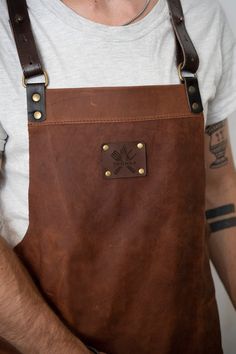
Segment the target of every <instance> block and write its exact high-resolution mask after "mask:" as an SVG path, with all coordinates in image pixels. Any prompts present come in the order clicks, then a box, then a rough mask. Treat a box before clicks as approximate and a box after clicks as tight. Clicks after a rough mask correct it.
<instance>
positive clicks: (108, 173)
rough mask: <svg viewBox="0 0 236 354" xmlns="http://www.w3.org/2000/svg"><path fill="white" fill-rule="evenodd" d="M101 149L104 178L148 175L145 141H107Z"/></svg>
mask: <svg viewBox="0 0 236 354" xmlns="http://www.w3.org/2000/svg"><path fill="white" fill-rule="evenodd" d="M101 150H102V173H103V176H104V178H106V179H111V178H124V177H144V176H146V175H147V162H146V145H145V143H144V142H142V141H133V142H117V143H111V142H107V143H104V144H103V145H102V147H101Z"/></svg>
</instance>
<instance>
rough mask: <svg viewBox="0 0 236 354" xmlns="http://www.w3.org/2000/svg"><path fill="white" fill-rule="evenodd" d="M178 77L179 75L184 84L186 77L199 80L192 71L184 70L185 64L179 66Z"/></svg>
mask: <svg viewBox="0 0 236 354" xmlns="http://www.w3.org/2000/svg"><path fill="white" fill-rule="evenodd" d="M178 75H179V79H180V81H181V82H184V78H185V77H195V78H197V74H196V73H195V74H193V73H191V72H190V71H186V70H183V63H180V64H179V65H178Z"/></svg>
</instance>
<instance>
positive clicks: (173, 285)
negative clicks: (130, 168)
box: [15, 85, 222, 354]
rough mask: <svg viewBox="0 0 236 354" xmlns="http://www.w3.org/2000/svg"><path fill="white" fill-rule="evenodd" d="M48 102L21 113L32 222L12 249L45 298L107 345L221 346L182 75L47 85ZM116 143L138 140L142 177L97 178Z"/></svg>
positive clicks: (169, 353)
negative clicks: (128, 82) (36, 111)
mask: <svg viewBox="0 0 236 354" xmlns="http://www.w3.org/2000/svg"><path fill="white" fill-rule="evenodd" d="M140 98H141V99H140ZM47 112H48V117H47V120H46V121H44V122H41V123H33V122H29V139H30V188H29V208H30V209H29V217H30V224H29V229H28V231H27V234H26V236H25V238H24V239H23V241H22V242H21V243H20V244H19V245H18V246H17V247H16V249H15V251H16V253H17V254H18V256H19V257H20V258H21V259H22V261H23V262H24V263H25V264H26V266H27V267H28V269H29V270H30V272H31V274H32V276H33V277H34V279H35V281H36V282H37V283H39V284H40V288H41V290H42V294H43V296H44V297H45V299H47V301H48V302H49V303H50V304H51V305H52V306H53V308H54V309H55V310H56V312H57V313H58V314H59V316H60V318H61V319H62V321H63V322H64V323H65V324H66V325H67V326H68V327H69V328H71V329H72V330H73V332H74V333H76V335H77V336H78V337H79V338H80V339H81V340H82V341H83V342H84V343H86V344H87V345H92V346H93V347H95V348H97V349H98V350H100V351H103V352H106V353H108V354H130V353H144V354H151V353H158V354H173V353H175V354H183V353H185V354H190V353H191V354H222V347H221V336H220V327H219V318H218V311H217V305H216V300H215V291H214V285H213V280H212V276H211V272H210V266H209V256H208V254H207V247H206V220H205V180H204V173H205V168H204V117H203V115H202V114H193V113H190V112H189V109H188V102H187V98H186V92H185V88H184V85H171V86H149V87H147V86H146V87H130V88H127V87H125V88H95V89H58V90H50V89H49V90H47ZM113 141H114V142H129V141H130V142H136V141H143V142H145V143H146V158H147V163H148V174H147V176H145V177H144V178H119V179H113V180H107V179H104V178H103V176H102V174H101V146H102V145H103V144H104V142H113ZM39 191H40V192H39ZM58 269H60V271H59V272H58Z"/></svg>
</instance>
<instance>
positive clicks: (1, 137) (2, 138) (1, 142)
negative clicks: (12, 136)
mask: <svg viewBox="0 0 236 354" xmlns="http://www.w3.org/2000/svg"><path fill="white" fill-rule="evenodd" d="M6 141H7V133H6V132H5V130H4V129H3V126H2V125H1V122H0V154H1V153H2V152H3V151H4V148H5V144H6Z"/></svg>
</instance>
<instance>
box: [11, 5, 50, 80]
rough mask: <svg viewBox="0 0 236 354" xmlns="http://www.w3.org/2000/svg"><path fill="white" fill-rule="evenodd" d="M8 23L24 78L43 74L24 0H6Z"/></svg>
mask: <svg viewBox="0 0 236 354" xmlns="http://www.w3.org/2000/svg"><path fill="white" fill-rule="evenodd" d="M7 5H8V11H9V17H10V23H11V27H12V30H13V34H14V38H15V42H16V47H17V51H18V55H19V59H20V63H21V66H22V69H23V73H24V76H25V78H26V79H28V78H30V77H33V76H38V75H42V74H43V68H42V64H41V61H40V58H39V55H38V51H37V47H36V44H35V40H34V36H33V32H32V28H31V24H30V18H29V14H28V9H27V3H26V0H7Z"/></svg>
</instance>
